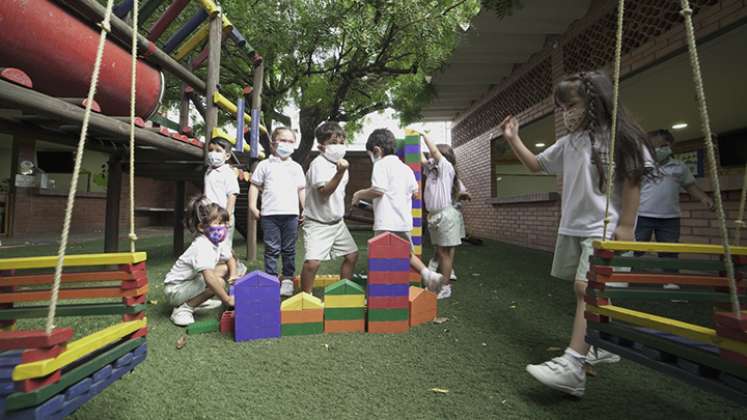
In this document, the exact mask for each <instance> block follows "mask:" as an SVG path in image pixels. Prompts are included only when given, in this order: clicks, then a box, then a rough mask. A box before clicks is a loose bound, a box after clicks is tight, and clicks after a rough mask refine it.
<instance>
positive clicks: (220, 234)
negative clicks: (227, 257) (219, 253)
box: [205, 226, 228, 245]
mask: <svg viewBox="0 0 747 420" xmlns="http://www.w3.org/2000/svg"><path fill="white" fill-rule="evenodd" d="M227 233H228V229H227V228H226V227H225V226H210V227H208V228H207V232H205V236H207V238H208V239H209V240H210V242H212V243H214V244H215V245H218V244H219V243H221V242H223V240H224V239H226V234H227Z"/></svg>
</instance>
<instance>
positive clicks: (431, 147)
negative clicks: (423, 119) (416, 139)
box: [420, 133, 443, 162]
mask: <svg viewBox="0 0 747 420" xmlns="http://www.w3.org/2000/svg"><path fill="white" fill-rule="evenodd" d="M420 137H422V138H423V141H424V142H425V146H426V147H427V148H428V152H429V153H430V154H431V157H432V158H433V160H435V161H436V162H440V161H441V158H442V157H443V155H442V154H441V151H439V150H438V147H436V145H435V144H433V142H432V141H430V139H428V137H426V136H425V134H423V133H420Z"/></svg>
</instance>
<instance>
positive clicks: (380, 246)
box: [367, 232, 410, 333]
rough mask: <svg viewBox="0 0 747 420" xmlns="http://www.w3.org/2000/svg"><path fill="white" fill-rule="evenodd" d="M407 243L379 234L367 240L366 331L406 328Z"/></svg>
mask: <svg viewBox="0 0 747 420" xmlns="http://www.w3.org/2000/svg"><path fill="white" fill-rule="evenodd" d="M409 283H410V244H409V243H408V242H407V240H405V239H402V238H401V237H399V236H397V235H395V234H392V233H388V232H387V233H383V234H381V235H378V236H376V237H374V238H371V239H369V240H368V285H367V288H368V332H370V333H401V332H406V331H407V330H408V329H409V319H410V315H409V312H410V311H409V301H408V296H409V287H410V284H409Z"/></svg>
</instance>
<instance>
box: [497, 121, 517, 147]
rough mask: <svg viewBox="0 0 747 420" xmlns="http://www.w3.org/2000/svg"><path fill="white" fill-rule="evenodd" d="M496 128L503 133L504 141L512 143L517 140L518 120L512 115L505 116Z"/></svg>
mask: <svg viewBox="0 0 747 420" xmlns="http://www.w3.org/2000/svg"><path fill="white" fill-rule="evenodd" d="M498 127H500V128H501V130H502V131H503V137H504V138H505V139H506V140H509V141H514V140H516V139H518V138H519V120H517V119H516V117H514V116H513V115H509V116H507V117H506V118H505V119H504V120H503V122H501V123H500V125H498Z"/></svg>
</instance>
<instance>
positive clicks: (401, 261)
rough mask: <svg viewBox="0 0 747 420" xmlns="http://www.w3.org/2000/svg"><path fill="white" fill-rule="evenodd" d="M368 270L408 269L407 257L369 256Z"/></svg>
mask: <svg viewBox="0 0 747 420" xmlns="http://www.w3.org/2000/svg"><path fill="white" fill-rule="evenodd" d="M368 271H410V259H409V258H370V259H369V260H368Z"/></svg>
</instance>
